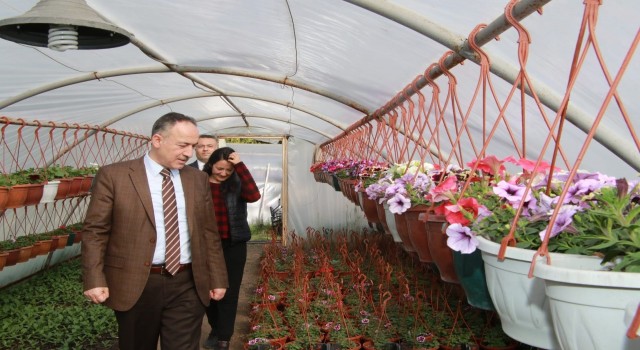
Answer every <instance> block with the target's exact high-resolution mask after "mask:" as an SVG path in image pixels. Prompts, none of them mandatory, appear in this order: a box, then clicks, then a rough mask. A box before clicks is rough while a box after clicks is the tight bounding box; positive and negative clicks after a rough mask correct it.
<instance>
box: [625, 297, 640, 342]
mask: <svg viewBox="0 0 640 350" xmlns="http://www.w3.org/2000/svg"><path fill="white" fill-rule="evenodd" d="M638 333H640V304H638V309H637V310H636V315H635V316H634V317H633V320H632V321H631V325H630V326H629V329H628V330H627V338H629V339H636V338H638V337H639V336H638Z"/></svg>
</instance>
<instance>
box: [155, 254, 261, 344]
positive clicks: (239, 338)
mask: <svg viewBox="0 0 640 350" xmlns="http://www.w3.org/2000/svg"><path fill="white" fill-rule="evenodd" d="M264 244H265V243H260V242H249V244H247V264H246V265H245V268H244V277H243V279H242V287H241V289H240V301H239V303H238V312H237V316H236V328H235V334H234V335H233V337H232V338H231V346H230V348H229V350H242V349H244V343H245V342H246V336H247V334H248V333H249V296H250V295H251V294H252V293H253V291H254V290H255V288H256V283H257V280H258V267H259V263H260V255H261V254H262V249H263V246H264ZM210 330H211V327H209V323H207V319H206V317H205V318H204V320H203V322H202V336H201V338H202V339H201V342H200V344H202V343H204V341H205V339H207V336H208V335H209V331H210ZM158 349H159V348H158ZM201 349H204V348H202V347H201Z"/></svg>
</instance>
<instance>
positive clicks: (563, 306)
mask: <svg viewBox="0 0 640 350" xmlns="http://www.w3.org/2000/svg"><path fill="white" fill-rule="evenodd" d="M600 260H601V259H600V258H597V257H589V256H571V255H568V256H553V257H552V259H551V265H547V264H546V261H545V259H544V258H540V260H538V261H537V263H536V265H535V267H534V271H533V275H534V276H536V277H538V278H540V279H541V280H542V281H543V283H544V285H545V292H546V295H547V297H548V300H549V306H550V308H551V316H552V319H553V326H554V329H555V332H556V335H557V338H558V341H559V342H560V346H561V347H562V348H563V349H580V350H597V349H622V350H631V349H640V337H638V335H640V329H635V330H631V331H632V333H634V334H635V335H636V337H635V339H630V338H628V337H627V336H626V335H625V334H626V333H627V330H628V329H629V327H630V322H629V321H630V319H631V318H633V316H634V314H635V313H636V310H637V309H638V306H639V305H640V274H637V273H629V272H613V271H604V270H603V267H602V266H601V265H600ZM586 334H588V336H585V335H586Z"/></svg>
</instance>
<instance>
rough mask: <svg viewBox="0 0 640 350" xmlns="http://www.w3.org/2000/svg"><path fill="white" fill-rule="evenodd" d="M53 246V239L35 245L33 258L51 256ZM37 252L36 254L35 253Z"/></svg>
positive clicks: (32, 253)
mask: <svg viewBox="0 0 640 350" xmlns="http://www.w3.org/2000/svg"><path fill="white" fill-rule="evenodd" d="M52 245H53V240H52V239H47V240H44V241H38V242H36V243H35V244H34V245H33V251H32V252H31V257H36V256H38V255H45V254H49V252H50V251H51V246H52ZM34 251H35V252H34Z"/></svg>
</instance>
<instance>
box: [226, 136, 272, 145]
mask: <svg viewBox="0 0 640 350" xmlns="http://www.w3.org/2000/svg"><path fill="white" fill-rule="evenodd" d="M224 140H225V141H226V142H227V143H244V144H268V142H264V141H259V140H256V139H251V138H246V137H229V138H225V139H224Z"/></svg>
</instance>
